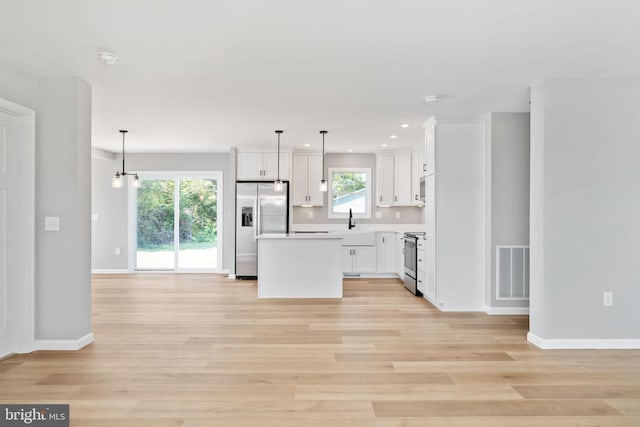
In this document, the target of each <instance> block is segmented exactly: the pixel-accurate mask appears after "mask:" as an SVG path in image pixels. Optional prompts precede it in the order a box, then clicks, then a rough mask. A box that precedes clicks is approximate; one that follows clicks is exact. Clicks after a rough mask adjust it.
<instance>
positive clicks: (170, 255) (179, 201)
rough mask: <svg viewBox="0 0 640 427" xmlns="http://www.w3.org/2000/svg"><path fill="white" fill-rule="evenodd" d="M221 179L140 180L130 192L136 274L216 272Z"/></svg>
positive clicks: (180, 177) (187, 177)
mask: <svg viewBox="0 0 640 427" xmlns="http://www.w3.org/2000/svg"><path fill="white" fill-rule="evenodd" d="M220 175H221V174H208V175H207V176H187V175H185V176H172V177H170V178H168V177H164V176H153V175H149V176H144V175H142V176H141V178H140V181H141V185H140V188H138V189H137V192H136V194H135V200H136V221H135V223H136V230H135V242H136V244H135V247H136V251H135V264H136V270H175V271H181V270H192V271H217V270H218V269H219V268H220V260H221V253H219V248H220V245H219V243H220V238H219V234H220V233H219V232H218V230H219V229H220V227H221V225H220V221H219V220H218V219H219V217H218V210H219V209H221V206H220V205H221V203H220V201H221V176H220Z"/></svg>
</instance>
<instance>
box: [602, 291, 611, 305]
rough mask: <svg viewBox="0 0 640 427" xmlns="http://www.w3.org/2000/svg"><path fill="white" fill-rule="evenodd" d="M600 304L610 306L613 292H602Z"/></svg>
mask: <svg viewBox="0 0 640 427" xmlns="http://www.w3.org/2000/svg"><path fill="white" fill-rule="evenodd" d="M602 305H604V306H606V307H611V306H612V305H613V292H604V293H603V294H602Z"/></svg>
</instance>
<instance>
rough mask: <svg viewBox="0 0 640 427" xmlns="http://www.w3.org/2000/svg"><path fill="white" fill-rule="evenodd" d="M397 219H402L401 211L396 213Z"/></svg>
mask: <svg viewBox="0 0 640 427" xmlns="http://www.w3.org/2000/svg"><path fill="white" fill-rule="evenodd" d="M396 219H400V211H396Z"/></svg>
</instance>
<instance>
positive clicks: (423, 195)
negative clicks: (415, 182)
mask: <svg viewBox="0 0 640 427" xmlns="http://www.w3.org/2000/svg"><path fill="white" fill-rule="evenodd" d="M425 187H426V183H425V177H424V176H421V177H420V201H421V202H422V203H425V201H426V198H427V197H426V189H425Z"/></svg>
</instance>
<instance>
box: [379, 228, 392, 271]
mask: <svg viewBox="0 0 640 427" xmlns="http://www.w3.org/2000/svg"><path fill="white" fill-rule="evenodd" d="M376 245H377V246H376V247H377V252H378V253H377V258H378V259H377V261H378V269H377V272H378V273H395V272H396V233H387V232H379V233H376Z"/></svg>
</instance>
